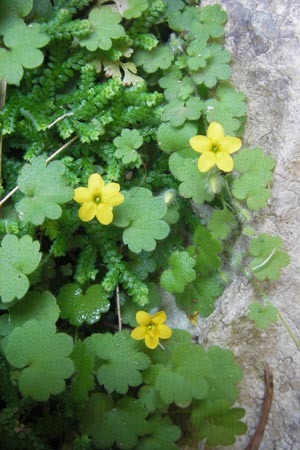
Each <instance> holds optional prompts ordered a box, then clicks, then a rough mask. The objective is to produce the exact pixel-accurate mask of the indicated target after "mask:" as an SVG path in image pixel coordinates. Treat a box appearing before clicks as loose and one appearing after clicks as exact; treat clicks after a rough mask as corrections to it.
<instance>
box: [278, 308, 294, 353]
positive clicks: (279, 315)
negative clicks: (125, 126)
mask: <svg viewBox="0 0 300 450" xmlns="http://www.w3.org/2000/svg"><path fill="white" fill-rule="evenodd" d="M277 315H278V317H279V319H280V320H281V323H282V325H283V326H284V328H285V329H286V331H287V332H288V333H289V335H290V337H291V339H292V341H293V342H294V344H295V345H296V347H297V350H298V351H300V343H299V341H298V340H297V339H296V337H295V335H294V334H293V332H292V330H291V329H290V327H289V326H288V324H287V323H286V321H285V319H284V317H283V315H282V314H281V312H280V311H279V310H278V309H277Z"/></svg>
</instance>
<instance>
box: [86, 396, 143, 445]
mask: <svg viewBox="0 0 300 450" xmlns="http://www.w3.org/2000/svg"><path fill="white" fill-rule="evenodd" d="M147 415H148V412H147V410H146V409H145V408H144V407H143V406H142V405H141V403H140V401H139V400H136V399H135V398H131V397H126V398H122V399H121V400H119V401H116V402H115V403H114V402H113V400H112V399H111V397H109V396H108V395H105V394H102V393H96V394H92V395H91V397H90V398H89V400H88V401H87V402H86V404H85V406H84V408H83V409H82V411H80V413H79V418H80V428H81V431H82V432H83V433H87V434H88V435H90V436H92V441H93V443H94V445H95V447H96V448H111V447H113V446H114V444H116V448H120V449H121V448H124V449H130V448H133V447H135V445H136V444H137V443H138V437H139V436H142V435H144V434H145V433H146V432H147V430H148V426H147V422H146V420H145V417H146V416H147Z"/></svg>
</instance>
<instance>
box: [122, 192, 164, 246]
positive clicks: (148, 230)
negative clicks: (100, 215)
mask: <svg viewBox="0 0 300 450" xmlns="http://www.w3.org/2000/svg"><path fill="white" fill-rule="evenodd" d="M123 194H124V197H125V200H124V202H123V203H122V205H120V206H118V208H116V210H115V211H114V221H113V224H114V225H116V226H118V227H122V228H125V230H124V231H123V241H124V244H126V245H128V247H129V249H130V250H131V251H132V252H134V253H140V252H141V251H142V250H146V251H148V252H150V251H152V250H154V249H155V247H156V240H160V239H164V238H165V237H166V236H167V235H168V234H169V225H168V224H167V223H166V222H165V221H164V220H162V218H163V217H164V216H165V214H166V212H167V206H166V204H165V203H164V201H163V199H162V197H161V196H159V197H153V196H152V192H151V191H150V190H149V189H145V188H142V187H137V188H132V189H130V191H128V192H123Z"/></svg>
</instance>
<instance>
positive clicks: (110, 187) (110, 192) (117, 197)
mask: <svg viewBox="0 0 300 450" xmlns="http://www.w3.org/2000/svg"><path fill="white" fill-rule="evenodd" d="M119 191H120V185H119V184H118V183H108V184H107V185H106V186H104V187H103V188H102V189H101V198H102V202H103V203H107V204H108V205H110V206H118V205H121V203H123V201H124V195H123V194H121V193H120V192H119Z"/></svg>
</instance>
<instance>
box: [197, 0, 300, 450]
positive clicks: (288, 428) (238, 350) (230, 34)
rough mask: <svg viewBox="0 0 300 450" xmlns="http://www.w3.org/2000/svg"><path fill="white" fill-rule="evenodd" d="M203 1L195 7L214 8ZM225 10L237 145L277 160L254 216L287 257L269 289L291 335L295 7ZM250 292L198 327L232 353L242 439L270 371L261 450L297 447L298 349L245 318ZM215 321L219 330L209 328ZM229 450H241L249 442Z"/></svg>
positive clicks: (296, 282) (268, 1) (295, 286)
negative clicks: (244, 105)
mask: <svg viewBox="0 0 300 450" xmlns="http://www.w3.org/2000/svg"><path fill="white" fill-rule="evenodd" d="M213 3H215V2H212V1H204V2H202V5H203V6H204V5H206V4H213ZM220 3H222V5H223V7H224V8H225V10H226V11H227V13H228V16H229V20H228V23H227V27H226V46H227V47H228V49H229V50H230V51H231V52H232V54H233V59H234V65H233V80H232V81H233V84H234V85H235V87H236V88H237V89H240V90H242V91H243V92H245V93H246V95H247V98H248V121H247V126H246V131H245V137H244V143H245V144H246V145H247V146H249V147H255V146H261V147H263V148H264V149H265V151H266V152H267V153H268V154H270V155H272V156H273V157H274V158H275V159H276V160H277V167H276V169H275V179H274V183H273V186H272V199H271V201H270V203H269V205H268V207H267V208H265V210H263V212H262V213H260V214H259V215H258V216H257V218H256V224H255V227H256V228H257V229H258V231H260V232H264V231H265V232H268V233H270V234H274V235H280V236H281V237H282V238H283V239H284V242H285V248H286V250H287V251H288V252H289V254H290V256H291V263H290V265H289V266H288V267H287V268H286V269H285V270H284V271H283V273H282V277H281V279H280V280H279V281H278V282H277V283H275V284H273V283H272V286H270V288H268V293H269V294H270V298H271V299H272V301H273V303H274V305H276V306H277V307H278V308H279V309H280V311H281V312H282V314H283V316H284V318H285V320H286V322H287V323H288V325H289V327H290V328H291V329H292V331H293V333H294V334H295V335H296V336H297V335H298V336H299V333H298V330H300V295H299V294H300V275H299V273H300V227H299V222H300V195H299V194H300V127H299V116H300V43H299V38H300V2H299V0H258V1H255V0H241V1H236V0H223V1H221V2H220ZM253 300H254V293H253V292H252V291H251V289H250V287H249V286H247V284H246V282H245V280H244V279H242V278H238V279H235V281H234V283H233V284H232V285H231V286H230V287H229V288H228V290H227V292H226V293H225V296H224V298H223V301H222V303H221V306H220V308H219V310H217V311H216V312H215V314H214V315H213V316H212V317H211V318H210V320H209V321H208V322H207V323H206V324H205V330H204V327H202V329H201V333H202V336H201V337H200V339H201V338H202V337H203V335H204V336H205V338H206V340H207V344H208V345H211V344H213V343H218V344H219V345H223V346H228V347H229V348H232V350H233V351H234V352H235V354H236V356H237V358H238V360H239V362H240V364H241V365H242V367H243V369H244V374H245V375H244V379H243V381H242V383H241V385H240V399H239V401H240V404H241V405H242V406H243V407H244V408H245V409H246V410H247V416H246V421H247V424H248V427H249V433H248V436H249V435H252V433H253V432H254V429H255V427H256V424H257V421H258V417H259V415H260V412H261V406H262V402H263V397H264V384H263V373H264V366H265V364H266V363H268V364H269V365H270V366H271V367H272V369H273V372H274V399H273V404H272V408H271V412H270V416H269V421H268V425H267V427H266V430H265V436H264V439H263V442H262V444H261V447H260V449H261V450H297V449H300V352H299V351H297V349H296V347H295V344H294V343H293V341H292V340H291V338H290V336H289V335H288V333H287V331H286V329H285V328H284V327H283V326H282V324H280V323H279V324H278V325H277V326H274V327H272V328H271V329H269V330H268V331H266V332H263V333H262V332H260V331H258V330H257V329H256V328H255V327H254V326H253V324H252V323H250V322H249V321H248V320H247V319H246V317H245V316H246V312H247V309H248V304H249V303H250V302H251V301H253ZM217 323H219V324H220V326H216V324H217ZM248 436H246V437H243V438H242V439H240V440H239V441H238V442H237V443H236V444H235V445H234V446H232V449H233V448H234V449H235V450H242V449H244V448H246V445H247V443H248V441H249V437H248ZM227 448H228V447H227Z"/></svg>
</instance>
